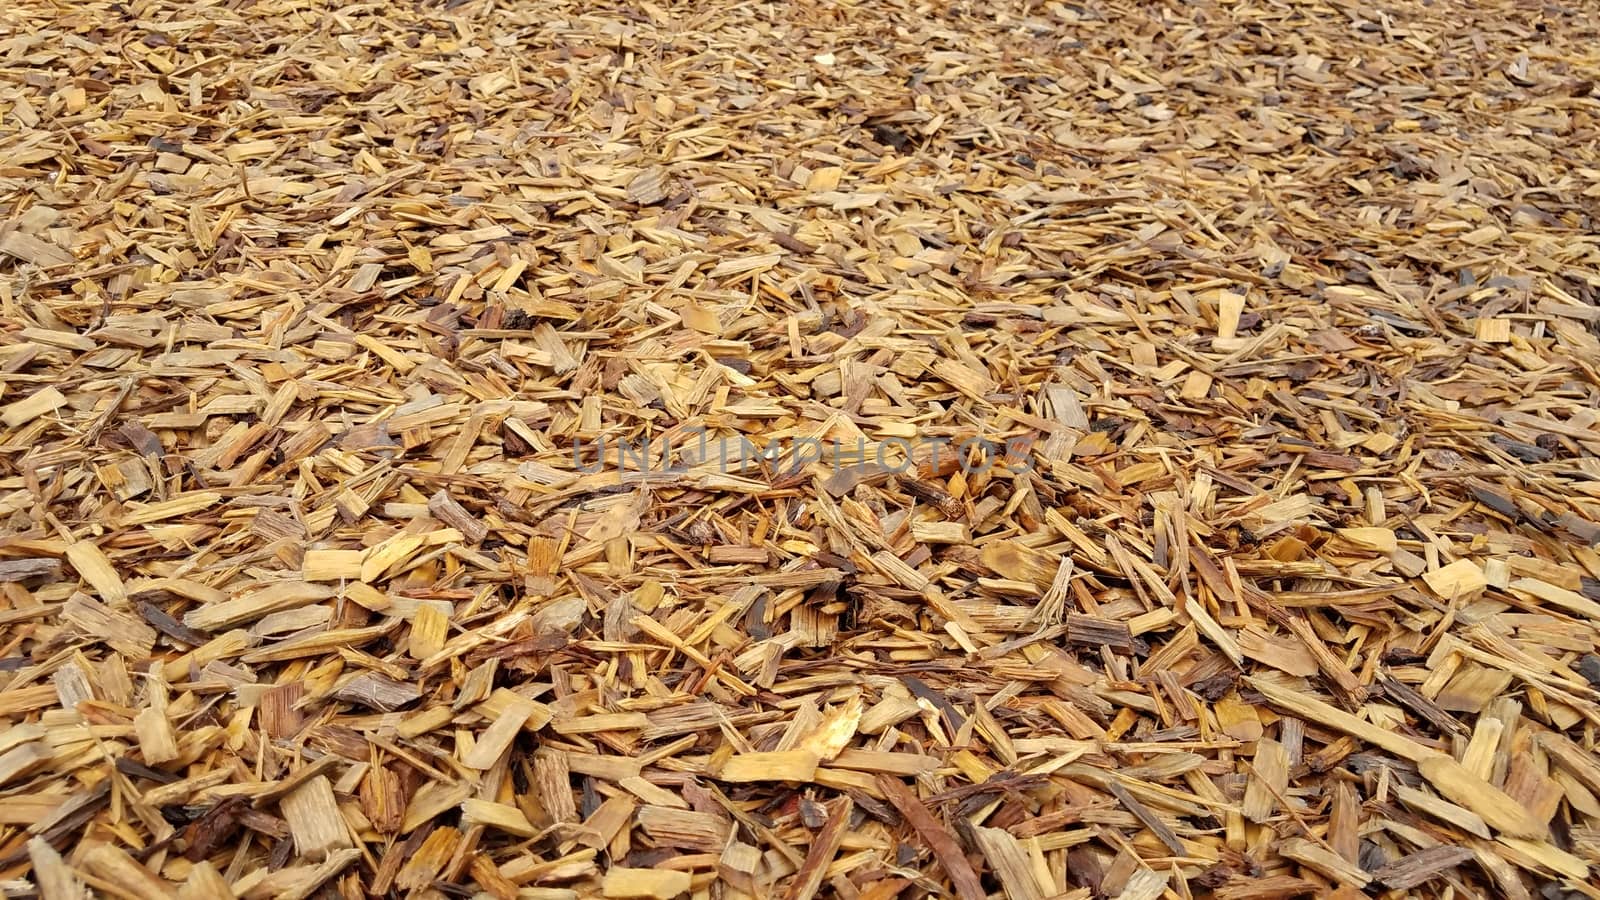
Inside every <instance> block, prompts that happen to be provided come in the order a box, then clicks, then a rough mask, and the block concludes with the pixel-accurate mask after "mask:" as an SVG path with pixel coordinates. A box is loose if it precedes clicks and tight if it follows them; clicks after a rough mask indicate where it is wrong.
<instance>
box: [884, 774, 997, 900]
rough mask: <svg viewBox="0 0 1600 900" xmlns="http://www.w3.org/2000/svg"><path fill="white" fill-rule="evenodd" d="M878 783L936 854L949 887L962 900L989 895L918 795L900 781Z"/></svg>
mask: <svg viewBox="0 0 1600 900" xmlns="http://www.w3.org/2000/svg"><path fill="white" fill-rule="evenodd" d="M876 782H877V785H878V789H879V790H881V791H882V792H883V795H884V797H886V798H887V799H888V801H889V803H890V804H892V805H893V806H894V808H895V810H896V811H898V812H899V813H900V815H901V816H902V817H904V818H905V820H906V824H908V825H910V826H911V829H912V830H913V831H915V832H916V833H917V836H918V837H920V838H922V842H923V843H924V844H925V845H927V847H928V849H929V850H931V851H933V855H934V858H935V859H937V860H938V861H939V865H940V866H942V867H943V868H944V871H945V874H946V875H948V876H949V877H950V884H951V885H952V886H953V887H954V888H955V891H956V895H957V896H959V897H961V898H962V900H982V898H983V897H984V896H986V894H985V892H984V890H983V885H982V883H980V882H979V881H978V873H977V872H974V871H973V870H972V864H971V863H970V862H968V861H967V856H966V854H965V853H964V852H962V850H961V845H960V844H958V843H957V842H956V839H955V836H954V835H952V834H951V833H950V830H949V829H948V828H946V827H944V825H943V824H941V823H940V822H939V820H938V819H936V818H934V816H933V814H932V813H930V812H928V808H927V807H926V806H924V805H923V804H922V801H921V800H919V799H917V795H916V794H914V793H912V792H911V789H910V788H908V787H906V786H905V784H904V783H902V782H901V781H900V779H898V778H892V777H890V776H888V775H879V776H878V777H877V779H876Z"/></svg>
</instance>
